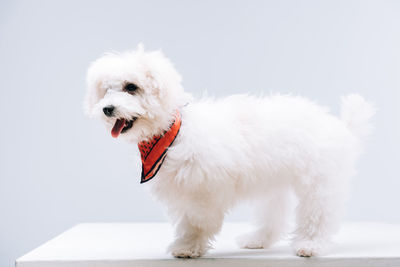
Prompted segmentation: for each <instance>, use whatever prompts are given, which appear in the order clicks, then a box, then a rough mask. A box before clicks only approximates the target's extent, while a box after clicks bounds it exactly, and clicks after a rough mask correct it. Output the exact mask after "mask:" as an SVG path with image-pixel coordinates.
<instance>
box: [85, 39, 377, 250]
mask: <svg viewBox="0 0 400 267" xmlns="http://www.w3.org/2000/svg"><path fill="white" fill-rule="evenodd" d="M126 82H130V83H134V84H136V85H137V86H139V90H138V91H137V92H136V93H135V94H129V93H127V92H124V91H123V89H122V88H123V86H124V84H125V83H126ZM87 86H88V89H87V95H86V101H85V109H86V111H87V113H88V114H89V115H92V116H96V117H99V118H100V119H102V120H103V121H104V122H105V124H106V126H107V128H108V129H109V130H110V129H111V127H112V126H113V125H114V123H115V121H116V119H117V118H126V119H130V118H132V117H138V119H137V120H136V121H135V122H134V125H133V127H132V128H131V129H130V130H128V131H127V132H125V133H123V134H121V136H120V137H119V138H124V139H126V140H127V141H129V142H131V143H134V144H136V143H138V142H139V141H141V140H144V139H149V138H151V137H152V136H154V135H158V134H160V133H162V132H163V131H164V130H166V129H168V126H169V125H170V123H171V121H172V119H173V115H174V113H175V110H176V109H180V110H181V113H182V118H183V123H182V127H181V130H180V132H179V135H178V136H177V138H176V140H175V142H174V143H173V145H172V147H171V148H170V149H169V150H168V154H167V157H166V160H165V162H164V164H163V165H162V167H161V169H160V171H159V172H158V174H157V176H156V177H155V178H154V179H153V180H152V181H150V182H148V183H146V184H145V185H144V186H149V187H151V191H152V192H153V193H154V194H155V196H156V197H157V198H158V199H159V200H161V201H162V202H163V203H165V205H166V207H167V209H168V213H169V215H170V216H171V218H172V219H173V222H174V223H175V225H176V240H175V241H174V242H173V243H172V244H171V245H170V247H169V251H170V252H171V253H172V255H174V256H175V257H199V256H202V255H203V254H204V253H206V251H207V250H208V249H209V247H210V242H211V241H212V240H213V238H214V236H215V235H216V234H217V233H218V232H219V231H220V229H221V225H222V222H223V219H224V216H225V214H226V213H227V212H228V211H229V210H230V209H231V208H232V207H233V206H234V205H235V204H237V203H238V202H239V201H243V200H255V201H256V202H257V203H258V204H257V208H256V217H257V218H258V220H257V222H258V228H257V229H256V230H255V231H254V232H253V233H249V234H247V235H245V236H241V237H239V239H238V242H239V245H240V246H241V247H243V248H268V247H270V246H271V245H273V244H274V243H275V242H276V241H278V240H279V238H280V237H281V236H282V234H283V233H284V231H285V225H286V223H287V216H288V210H290V203H291V202H290V201H288V197H289V195H290V194H291V193H292V192H293V193H294V194H295V196H296V197H297V199H298V202H297V207H296V230H295V231H294V233H293V242H292V246H293V249H294V251H295V253H296V254H297V255H299V256H313V255H318V254H320V253H323V252H324V251H325V249H326V247H327V244H328V243H329V239H330V237H331V236H332V234H334V233H335V231H336V230H337V229H338V226H339V222H340V217H341V215H342V212H343V208H344V202H345V200H346V194H347V190H348V182H349V179H350V178H351V177H352V176H354V174H355V168H354V167H355V161H356V159H357V157H358V156H359V154H360V152H361V148H362V139H363V138H364V137H365V136H366V135H367V134H368V133H369V132H370V129H371V126H370V123H369V119H370V117H371V116H372V115H373V113H374V108H373V107H372V106H371V105H370V104H369V103H367V102H366V101H365V100H364V99H363V98H362V97H361V96H359V95H355V94H354V95H349V96H346V97H343V99H342V112H341V116H340V118H338V117H335V116H333V115H331V114H330V113H329V112H328V109H327V108H325V107H321V106H319V105H317V104H315V103H314V102H312V101H309V100H307V99H305V98H302V97H298V96H289V95H270V96H265V97H254V96H248V95H233V96H229V97H226V98H223V99H218V100H214V99H202V100H199V101H193V100H192V99H191V97H190V95H188V94H187V93H185V92H184V90H183V88H182V86H181V77H180V75H179V74H178V72H177V71H176V70H175V69H174V67H173V65H172V64H171V62H170V61H169V60H168V59H167V58H166V57H164V55H163V54H162V53H161V52H160V51H154V52H147V51H144V49H143V47H142V46H139V47H138V49H137V50H136V51H131V52H125V53H114V54H107V55H105V56H103V57H101V58H100V59H98V60H96V61H95V62H94V63H93V64H92V65H91V66H90V68H89V71H88V75H87ZM187 102H189V104H188V105H187V106H184V105H185V104H186V103H187ZM107 105H114V106H115V107H116V108H115V114H114V116H112V117H107V116H105V115H104V114H103V111H102V109H103V107H105V106H107Z"/></svg>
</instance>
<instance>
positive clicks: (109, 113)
mask: <svg viewBox="0 0 400 267" xmlns="http://www.w3.org/2000/svg"><path fill="white" fill-rule="evenodd" d="M113 111H114V106H107V107H104V108H103V112H104V114H106V116H107V117H111V116H112V114H113Z"/></svg>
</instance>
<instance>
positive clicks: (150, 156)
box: [138, 111, 182, 183]
mask: <svg viewBox="0 0 400 267" xmlns="http://www.w3.org/2000/svg"><path fill="white" fill-rule="evenodd" d="M181 125H182V119H181V114H180V113H179V111H176V113H175V120H174V122H173V123H172V125H171V126H170V127H169V129H168V130H167V131H165V132H164V133H163V134H162V135H159V136H154V137H153V138H152V139H151V140H150V141H142V142H140V143H139V144H138V147H139V151H140V157H141V160H142V177H141V180H140V183H144V182H147V181H149V180H151V179H152V178H153V177H154V176H155V175H156V174H157V172H158V170H159V169H160V167H161V165H162V164H163V162H164V159H165V157H166V156H167V150H168V148H169V147H170V146H171V145H172V143H173V142H174V141H175V138H176V136H177V135H178V132H179V129H180V128H181Z"/></svg>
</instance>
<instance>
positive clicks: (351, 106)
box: [340, 94, 376, 138]
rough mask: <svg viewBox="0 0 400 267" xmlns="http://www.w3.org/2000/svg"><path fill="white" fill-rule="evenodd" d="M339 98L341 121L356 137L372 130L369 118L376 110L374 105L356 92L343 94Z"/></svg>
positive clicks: (367, 133) (360, 136)
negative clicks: (340, 101) (340, 102)
mask: <svg viewBox="0 0 400 267" xmlns="http://www.w3.org/2000/svg"><path fill="white" fill-rule="evenodd" d="M341 100H342V106H341V111H340V117H341V119H342V121H344V122H345V123H346V125H347V127H348V128H349V129H350V131H352V132H353V133H354V134H355V135H356V136H357V137H359V138H365V137H367V136H368V135H369V134H370V133H371V131H372V124H371V118H372V116H373V115H374V114H375V111H376V109H375V107H374V105H372V104H371V103H369V102H367V101H366V100H365V99H364V98H363V97H362V96H360V95H358V94H351V95H347V96H344V97H342V98H341Z"/></svg>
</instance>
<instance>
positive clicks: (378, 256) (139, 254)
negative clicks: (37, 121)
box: [16, 223, 400, 267]
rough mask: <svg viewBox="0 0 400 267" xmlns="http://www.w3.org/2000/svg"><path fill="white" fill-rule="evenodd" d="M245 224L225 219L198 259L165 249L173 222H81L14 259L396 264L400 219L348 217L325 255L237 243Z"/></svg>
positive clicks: (22, 263)
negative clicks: (374, 220)
mask: <svg viewBox="0 0 400 267" xmlns="http://www.w3.org/2000/svg"><path fill="white" fill-rule="evenodd" d="M250 229H251V226H250V225H248V224H234V223H227V224H225V225H224V227H223V230H222V232H221V234H220V235H219V236H218V238H217V242H216V243H215V249H212V250H210V252H209V253H208V254H207V255H206V256H205V257H203V258H200V259H174V258H173V257H171V256H170V255H169V254H167V253H166V252H165V250H166V247H167V245H168V243H169V242H170V241H172V236H173V234H172V233H173V232H172V228H171V227H170V226H169V225H168V224H163V223H132V224H127V223H126V224H122V223H113V224H111V223H109V224H106V223H96V224H79V225H77V226H75V227H73V228H72V229H70V230H68V231H66V232H64V233H63V234H61V235H60V236H58V237H56V238H54V239H53V240H50V241H49V242H47V243H45V244H44V245H42V246H40V247H38V248H37V249H35V250H33V251H31V252H29V253H28V254H26V255H24V256H22V257H21V258H19V259H18V260H17V261H16V266H17V267H39V266H40V267H71V266H76V267H111V266H113V267H128V266H129V267H136V266H146V267H150V266H151V267H153V266H157V267H163V266H230V267H236V266H246V267H251V266H274V267H276V266H324V267H327V266H329V267H330V266H344V267H346V266H352V267H354V266H363V267H366V266H396V267H398V266H400V225H393V224H381V223H347V224H344V226H343V227H342V230H341V232H340V233H339V234H338V235H337V236H336V238H335V241H336V244H335V245H334V246H333V247H332V249H331V250H330V253H329V254H328V255H326V256H321V257H314V258H300V257H297V256H294V255H293V252H292V251H291V249H290V248H289V245H288V242H284V241H282V242H280V243H278V244H277V245H276V246H274V247H273V248H270V249H265V250H264V249H257V250H246V249H239V248H237V246H236V243H235V240H234V239H235V237H236V236H237V235H238V234H241V233H245V232H247V231H248V230H250Z"/></svg>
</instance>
